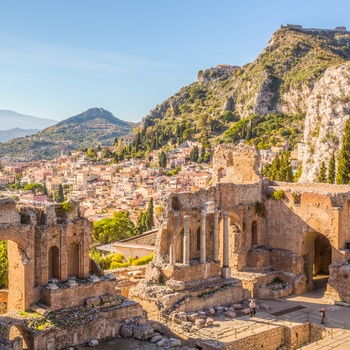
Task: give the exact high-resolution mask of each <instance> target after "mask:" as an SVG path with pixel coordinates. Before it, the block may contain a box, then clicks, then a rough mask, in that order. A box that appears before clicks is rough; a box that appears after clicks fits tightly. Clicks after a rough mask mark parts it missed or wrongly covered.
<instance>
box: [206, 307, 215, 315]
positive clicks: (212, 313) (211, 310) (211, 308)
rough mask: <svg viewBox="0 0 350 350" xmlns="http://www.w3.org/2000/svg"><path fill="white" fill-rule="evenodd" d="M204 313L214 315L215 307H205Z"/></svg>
mask: <svg viewBox="0 0 350 350" xmlns="http://www.w3.org/2000/svg"><path fill="white" fill-rule="evenodd" d="M205 314H206V315H207V316H211V315H214V314H215V309H214V308H213V307H210V308H209V309H206V310H205Z"/></svg>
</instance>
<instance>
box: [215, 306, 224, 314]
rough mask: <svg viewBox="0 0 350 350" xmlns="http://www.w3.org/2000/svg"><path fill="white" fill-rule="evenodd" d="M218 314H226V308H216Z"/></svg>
mask: <svg viewBox="0 0 350 350" xmlns="http://www.w3.org/2000/svg"><path fill="white" fill-rule="evenodd" d="M214 309H215V311H216V313H218V314H222V313H223V312H224V308H223V307H222V306H214Z"/></svg>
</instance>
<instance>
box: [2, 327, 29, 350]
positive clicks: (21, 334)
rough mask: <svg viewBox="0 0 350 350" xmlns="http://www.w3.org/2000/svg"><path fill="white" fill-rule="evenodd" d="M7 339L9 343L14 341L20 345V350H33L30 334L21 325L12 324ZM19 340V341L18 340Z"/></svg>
mask: <svg viewBox="0 0 350 350" xmlns="http://www.w3.org/2000/svg"><path fill="white" fill-rule="evenodd" d="M8 338H9V340H10V341H13V340H16V343H17V344H18V343H22V349H33V348H34V346H33V339H32V337H31V335H30V333H29V332H28V331H27V330H26V329H25V328H23V327H22V326H21V325H18V324H14V325H12V326H11V328H10V329H9V335H8ZM16 338H17V339H16ZM18 338H20V339H21V340H19V339H18Z"/></svg>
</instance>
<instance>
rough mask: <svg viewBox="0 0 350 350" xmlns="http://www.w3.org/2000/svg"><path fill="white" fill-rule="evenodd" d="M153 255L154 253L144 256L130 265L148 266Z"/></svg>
mask: <svg viewBox="0 0 350 350" xmlns="http://www.w3.org/2000/svg"><path fill="white" fill-rule="evenodd" d="M153 255H154V253H152V254H149V255H146V256H143V257H142V258H140V259H136V260H134V261H133V262H132V263H131V265H132V266H140V265H146V264H148V263H149V262H151V261H152V259H153Z"/></svg>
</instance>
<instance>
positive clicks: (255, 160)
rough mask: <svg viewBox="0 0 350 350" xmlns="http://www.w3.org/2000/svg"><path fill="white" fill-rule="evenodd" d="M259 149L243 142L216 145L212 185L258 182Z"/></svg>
mask: <svg viewBox="0 0 350 350" xmlns="http://www.w3.org/2000/svg"><path fill="white" fill-rule="evenodd" d="M259 159H260V154H259V151H258V150H257V149H255V148H252V147H249V146H247V145H244V144H243V143H241V144H238V145H237V146H234V145H227V144H226V145H224V144H222V145H218V146H216V148H215V150H214V157H213V185H216V184H217V183H252V182H258V181H259V180H260V179H261V178H260V175H259Z"/></svg>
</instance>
